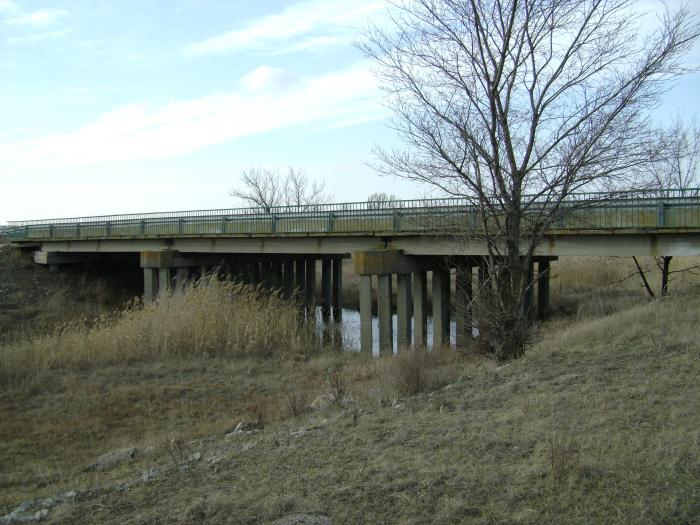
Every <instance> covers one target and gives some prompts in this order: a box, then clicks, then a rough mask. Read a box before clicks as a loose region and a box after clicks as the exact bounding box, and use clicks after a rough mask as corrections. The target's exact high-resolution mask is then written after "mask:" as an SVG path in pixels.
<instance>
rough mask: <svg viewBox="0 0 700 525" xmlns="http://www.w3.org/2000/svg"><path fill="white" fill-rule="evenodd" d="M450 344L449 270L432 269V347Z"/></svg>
mask: <svg viewBox="0 0 700 525" xmlns="http://www.w3.org/2000/svg"><path fill="white" fill-rule="evenodd" d="M449 345H450V272H449V270H447V269H439V270H433V349H437V348H441V347H449Z"/></svg>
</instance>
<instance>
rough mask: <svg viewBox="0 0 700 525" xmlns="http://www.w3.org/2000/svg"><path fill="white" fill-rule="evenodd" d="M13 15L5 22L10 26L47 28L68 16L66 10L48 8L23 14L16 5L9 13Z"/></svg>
mask: <svg viewBox="0 0 700 525" xmlns="http://www.w3.org/2000/svg"><path fill="white" fill-rule="evenodd" d="M8 12H10V13H13V15H12V16H10V17H9V18H7V19H6V20H5V21H6V22H7V23H8V24H10V25H18V26H32V27H46V26H49V25H52V24H54V23H55V22H56V21H57V20H59V19H60V18H63V17H64V16H66V15H67V14H68V12H67V11H66V10H65V9H55V8H51V7H47V8H44V9H39V10H37V11H29V12H22V11H19V10H18V9H17V6H16V4H15V6H14V8H13V10H10V11H8Z"/></svg>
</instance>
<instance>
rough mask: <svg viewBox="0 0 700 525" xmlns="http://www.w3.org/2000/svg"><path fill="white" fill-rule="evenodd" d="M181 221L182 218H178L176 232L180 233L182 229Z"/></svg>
mask: <svg viewBox="0 0 700 525" xmlns="http://www.w3.org/2000/svg"><path fill="white" fill-rule="evenodd" d="M182 222H183V221H182V218H180V219H178V220H177V233H182V230H183V228H182Z"/></svg>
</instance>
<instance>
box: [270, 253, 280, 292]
mask: <svg viewBox="0 0 700 525" xmlns="http://www.w3.org/2000/svg"><path fill="white" fill-rule="evenodd" d="M271 269H272V288H273V289H274V290H282V284H283V282H282V261H281V260H277V259H276V260H274V261H272V268H271Z"/></svg>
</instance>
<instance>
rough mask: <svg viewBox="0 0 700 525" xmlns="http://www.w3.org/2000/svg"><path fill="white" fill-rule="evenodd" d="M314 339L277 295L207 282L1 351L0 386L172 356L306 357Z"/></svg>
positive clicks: (198, 282)
mask: <svg viewBox="0 0 700 525" xmlns="http://www.w3.org/2000/svg"><path fill="white" fill-rule="evenodd" d="M314 346H315V343H314V339H313V334H312V333H310V332H309V331H308V330H306V329H305V328H304V327H302V325H301V324H300V323H299V313H298V310H297V308H296V307H295V306H294V305H293V304H291V303H288V302H286V301H284V300H283V299H281V298H280V297H279V296H278V295H276V294H268V293H263V292H262V291H260V290H255V289H253V288H251V287H249V286H245V285H241V284H234V283H231V282H221V281H217V280H212V279H209V280H207V281H197V282H196V283H194V284H190V285H188V286H187V287H186V288H185V289H184V290H179V291H176V292H173V293H170V294H168V295H163V296H161V297H160V298H159V299H158V300H157V301H155V302H153V303H146V304H141V303H140V302H138V301H136V302H134V303H133V304H132V305H130V306H129V307H127V308H126V309H124V310H121V311H118V312H116V313H114V314H112V315H103V316H101V317H99V318H98V319H96V320H95V321H92V322H86V321H72V322H70V323H68V324H65V325H62V326H59V327H57V328H55V329H54V330H52V331H51V332H50V333H49V334H47V335H43V336H38V337H32V338H27V339H25V340H21V341H16V342H13V343H10V344H8V345H6V346H4V347H3V348H2V352H0V382H2V383H3V384H6V385H18V384H20V383H22V382H26V381H31V380H32V379H33V378H35V377H38V376H41V375H42V374H43V373H45V372H46V371H47V370H71V369H76V368H77V369H80V368H81V367H92V366H95V365H104V364H115V363H123V362H129V361H136V360H142V359H145V358H149V359H152V358H156V357H157V358H166V357H172V356H190V357H194V356H199V357H202V358H207V357H211V356H217V357H221V356H228V357H232V356H237V357H244V356H253V355H254V356H260V357H270V356H272V355H276V354H286V355H291V354H295V353H299V354H305V353H308V351H310V350H313V348H314Z"/></svg>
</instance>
